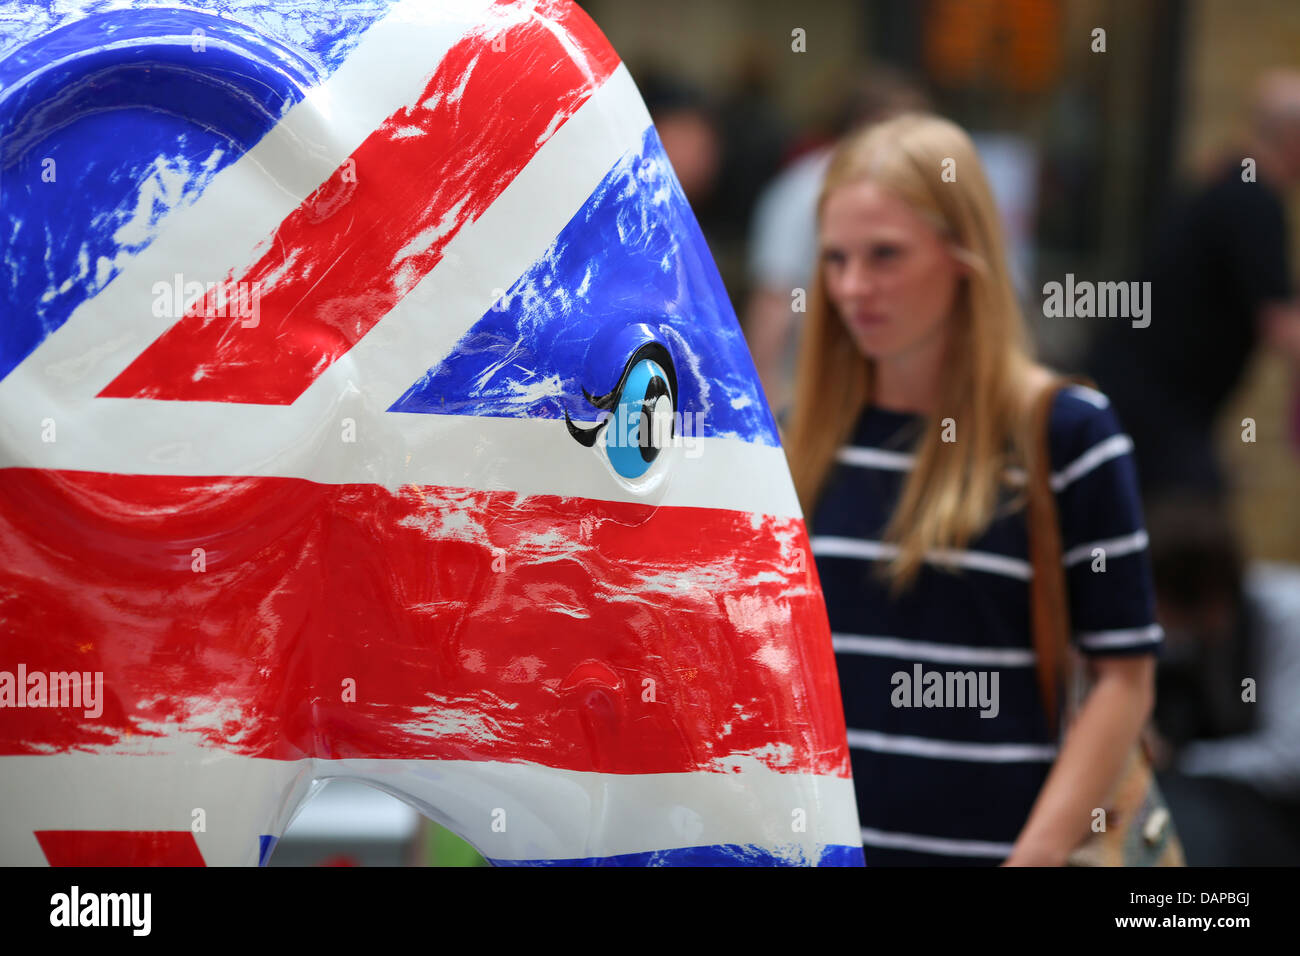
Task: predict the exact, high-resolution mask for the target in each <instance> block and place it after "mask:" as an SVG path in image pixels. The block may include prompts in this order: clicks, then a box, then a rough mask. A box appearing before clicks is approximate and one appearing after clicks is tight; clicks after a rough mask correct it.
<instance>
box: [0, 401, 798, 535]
mask: <svg viewBox="0 0 1300 956" xmlns="http://www.w3.org/2000/svg"><path fill="white" fill-rule="evenodd" d="M125 403H131V404H133V406H134V407H133V408H132V410H131V414H130V416H129V417H130V419H131V420H132V423H133V425H134V427H133V428H132V429H131V430H130V431H122V430H120V425H121V421H120V419H119V417H118V409H119V407H120V405H121V404H125ZM24 417H25V418H28V417H30V416H24ZM349 417H350V418H352V419H353V420H354V421H355V422H356V441H355V442H352V443H348V442H344V441H343V440H342V434H343V432H342V422H343V420H344V419H345V418H349ZM6 425H7V426H9V428H10V429H11V431H10V433H9V434H8V435H5V437H4V440H3V441H0V467H30V468H45V469H65V470H74V471H100V472H108V473H111V474H152V475H192V476H203V475H220V476H239V475H262V476H276V477H289V478H304V479H307V480H310V481H315V482H319V483H322V484H348V483H364V484H377V485H381V486H383V487H386V488H390V489H395V488H398V487H400V486H403V485H410V484H416V485H431V486H440V487H452V488H476V489H484V490H499V491H511V492H517V493H519V494H524V495H564V496H578V497H583V498H594V499H599V500H603V501H626V502H636V503H641V504H649V505H655V506H660V505H666V506H670V507H694V508H721V509H726V510H735V511H744V512H752V513H755V514H770V515H776V516H781V517H800V516H801V511H800V509H799V502H798V498H797V497H796V495H795V491H794V485H793V483H792V481H791V479H790V474H789V470H788V467H787V465H786V461H785V455H784V452H783V451H782V450H781V449H780V448H776V447H773V446H768V445H754V444H750V443H749V442H744V441H739V440H736V439H730V438H701V439H692V441H693V442H695V445H694V447H693V448H686V447H684V446H683V447H670V448H668V449H666V450H665V452H664V453H663V454H661V455H660V456H659V458H658V459H657V460H656V461H655V464H654V465H653V466H652V468H651V469H650V472H649V473H648V480H647V481H646V482H645V483H638V484H633V483H629V482H627V481H626V480H624V479H622V478H621V477H619V476H618V475H617V473H616V472H615V471H614V470H613V468H612V466H611V465H610V464H609V461H608V458H607V457H606V454H605V451H604V450H603V449H602V447H601V446H600V444H599V443H597V446H596V447H594V448H584V447H583V446H582V445H579V444H578V443H577V442H576V441H574V440H573V439H572V438H571V437H570V436H569V433H568V432H567V431H566V429H565V426H564V422H563V420H561V419H534V418H492V417H483V418H479V417H472V416H458V415H416V414H388V413H384V412H383V410H382V409H376V408H374V407H370V408H367V407H366V406H364V405H363V404H362V400H361V398H360V397H359V396H355V395H345V396H342V397H341V398H340V399H339V400H338V401H337V402H336V404H335V405H334V407H333V408H331V409H328V410H319V411H317V410H312V409H309V408H306V407H305V406H303V404H302V403H301V402H300V403H298V404H295V405H293V406H291V407H287V408H286V407H268V406H264V405H234V406H231V405H219V404H218V403H214V402H192V403H191V402H133V400H131V399H101V400H100V401H98V402H95V403H92V404H91V405H90V406H89V407H88V408H86V409H85V410H84V411H83V413H82V415H81V416H80V418H79V419H78V420H77V421H75V422H72V423H65V422H63V421H62V420H60V421H59V426H58V432H57V434H58V441H56V442H49V443H46V442H42V441H41V440H40V428H39V421H37V422H36V423H35V424H34V425H33V427H31V428H28V429H25V430H24V431H23V432H22V433H19V434H15V433H14V431H16V429H14V420H13V418H6V417H4V416H3V415H0V429H2V428H4V427H5V426H6ZM542 463H545V465H544V467H543V465H542ZM737 475H745V476H747V477H746V479H745V480H744V481H737V480H736V476H737Z"/></svg>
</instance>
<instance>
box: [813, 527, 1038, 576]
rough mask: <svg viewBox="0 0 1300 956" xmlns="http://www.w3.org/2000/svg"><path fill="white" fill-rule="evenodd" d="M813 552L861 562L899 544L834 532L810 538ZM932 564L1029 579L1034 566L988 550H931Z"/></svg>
mask: <svg viewBox="0 0 1300 956" xmlns="http://www.w3.org/2000/svg"><path fill="white" fill-rule="evenodd" d="M812 551H813V554H815V555H819V556H822V557H828V558H861V559H862V560H864V561H879V560H882V559H889V558H892V557H894V556H895V555H897V554H898V546H897V545H894V544H885V543H884V542H881V541H870V540H866V539H860V538H842V537H836V536H833V535H817V536H815V537H813V539H812ZM925 559H926V561H928V562H930V563H934V564H940V563H944V562H949V561H950V562H952V563H955V564H958V565H960V566H962V567H966V568H970V569H972V570H974V571H988V572H989V573H991V574H1000V575H1003V576H1005V577H1010V578H1019V579H1020V580H1022V581H1028V580H1029V579H1030V578H1032V577H1033V566H1032V565H1031V564H1030V563H1029V562H1028V561H1022V560H1020V559H1019V558H1008V557H1006V556H1005V555H1001V554H990V553H989V552H987V551H954V550H950V549H946V548H945V549H940V550H937V551H932V552H930V553H929V554H927V555H926V557H925Z"/></svg>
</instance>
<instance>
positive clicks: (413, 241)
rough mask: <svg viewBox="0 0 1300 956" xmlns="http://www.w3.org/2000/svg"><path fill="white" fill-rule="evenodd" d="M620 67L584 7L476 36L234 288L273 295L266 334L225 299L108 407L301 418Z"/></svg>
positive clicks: (195, 317)
mask: <svg viewBox="0 0 1300 956" xmlns="http://www.w3.org/2000/svg"><path fill="white" fill-rule="evenodd" d="M548 24H549V25H548ZM554 27H558V29H557V30H556V32H559V33H567V38H568V40H569V41H571V45H564V44H562V43H561V42H560V39H559V38H557V36H556V32H552V29H553V28H554ZM618 62H619V60H618V56H617V54H615V53H614V50H613V49H612V48H611V47H610V45H609V43H608V42H607V41H606V40H605V38H604V36H603V35H602V34H601V32H600V31H599V30H598V29H597V28H596V26H595V24H593V23H592V22H591V20H590V19H589V18H588V17H587V15H586V14H585V13H583V12H582V11H581V10H580V9H579V8H578V6H577V5H576V4H573V3H567V2H566V3H554V4H543V5H542V8H541V9H540V10H539V12H538V14H537V15H536V16H534V17H532V18H531V19H528V20H526V21H525V22H522V23H514V24H509V25H501V24H500V23H499V22H497V23H493V22H492V21H490V22H489V24H488V25H485V26H484V27H483V28H482V29H481V30H476V31H475V32H473V33H471V34H469V35H467V36H466V37H465V38H464V39H462V40H461V41H460V42H458V43H457V44H455V45H454V46H453V47H452V48H451V49H450V51H449V52H448V53H447V55H446V57H445V58H444V59H443V60H442V62H441V63H440V64H439V65H438V67H437V70H436V71H435V72H434V74H433V77H432V79H431V80H430V81H429V84H428V85H427V86H426V87H425V89H424V92H423V93H421V94H420V96H419V98H418V99H417V101H416V102H415V103H414V104H413V105H411V106H408V107H406V108H404V109H402V110H400V111H398V112H397V113H395V114H393V115H392V116H390V117H389V118H388V119H387V120H386V121H385V122H384V124H383V125H382V126H381V127H380V128H379V129H378V130H377V131H376V132H375V133H373V134H372V135H371V136H370V137H368V138H367V139H366V141H365V142H364V143H362V144H361V146H360V147H358V149H357V150H356V152H355V153H353V154H352V156H351V157H350V160H349V161H348V162H345V163H344V164H343V165H342V166H340V167H339V168H338V170H336V171H335V172H334V174H333V176H331V178H330V179H329V181H328V182H326V183H325V184H324V185H323V186H321V188H320V189H319V190H317V192H316V193H314V194H313V195H312V196H311V197H309V198H308V199H307V200H306V202H304V203H303V205H301V206H300V207H298V209H296V210H295V211H294V212H293V213H291V214H290V215H289V216H288V217H287V218H286V219H285V220H284V222H283V223H281V225H280V227H279V228H278V229H277V230H276V232H275V234H274V235H273V236H272V237H271V238H270V239H269V240H268V242H267V243H266V253H265V254H264V255H263V256H262V258H261V259H259V260H258V261H257V263H256V264H255V265H254V266H252V268H250V269H249V270H248V271H247V272H246V273H245V274H244V275H242V276H239V277H236V276H234V275H233V274H232V275H231V276H229V277H227V280H226V281H227V282H238V283H243V285H234V286H231V287H229V288H231V289H232V290H244V291H243V295H244V302H245V303H246V310H247V309H249V308H251V305H252V303H253V301H254V299H253V295H252V290H257V292H258V300H257V301H258V315H257V324H256V325H255V326H253V327H249V328H245V327H244V322H245V321H248V322H249V323H250V324H251V323H252V321H253V320H252V319H243V318H240V317H239V314H237V315H236V316H235V317H225V316H218V314H217V313H218V312H221V313H225V312H230V311H234V310H235V307H234V306H233V305H226V302H228V301H232V300H233V298H234V296H233V295H229V294H226V293H223V295H222V299H221V301H220V302H219V301H218V297H217V295H216V293H215V292H214V293H212V294H210V295H208V296H207V297H206V298H205V299H204V300H203V302H202V304H199V303H195V305H193V306H192V307H191V308H190V309H189V311H188V312H187V314H186V316H185V317H183V318H181V319H180V320H179V321H178V322H177V323H176V324H175V325H173V326H172V327H171V328H170V329H169V330H168V331H167V332H166V333H165V334H163V335H162V336H161V337H160V338H159V339H157V340H156V341H155V342H153V343H152V344H151V345H150V346H149V347H148V348H147V349H145V351H144V352H143V353H142V354H141V355H139V356H138V357H137V358H136V359H135V361H133V362H132V363H131V364H130V365H129V366H128V367H127V368H126V369H125V370H124V371H123V372H122V374H120V375H119V376H118V377H117V378H116V379H114V380H113V381H112V382H110V383H109V384H108V386H107V387H105V389H104V390H103V391H102V392H101V393H100V394H101V395H103V396H109V397H114V398H162V399H173V400H181V401H219V402H253V403H259V404H273V405H287V404H290V403H292V402H293V401H294V399H296V398H297V397H298V396H299V395H301V394H302V393H303V391H305V390H306V389H307V387H308V386H309V385H310V384H311V383H312V381H314V380H315V379H316V378H317V377H318V376H319V375H320V374H321V373H322V372H324V371H325V369H327V368H328V367H329V366H330V365H331V364H333V363H334V361H335V360H337V359H338V358H339V356H341V355H343V354H344V353H346V352H347V351H348V350H349V349H350V348H352V346H354V345H355V344H356V343H357V342H358V341H359V340H360V339H361V338H362V336H364V335H365V334H366V333H367V332H369V331H370V329H371V328H372V327H374V325H375V323H377V322H378V321H379V320H380V319H381V318H383V316H384V315H385V314H387V313H388V312H389V311H390V310H391V309H392V308H393V306H394V305H396V304H397V303H398V301H400V300H401V298H402V297H403V296H405V295H406V293H408V292H409V291H410V290H411V289H412V288H414V287H415V285H416V284H417V283H418V282H419V281H420V279H421V278H423V277H424V276H425V275H426V274H427V273H429V272H430V271H431V270H432V269H433V267H434V266H435V265H436V264H437V263H438V261H439V260H440V259H441V258H442V253H443V249H444V248H445V247H446V245H447V243H449V242H450V241H451V239H452V237H454V236H455V235H456V233H457V232H458V231H459V230H460V228H461V227H462V226H464V225H465V224H466V223H468V222H472V221H473V220H475V219H477V218H478V217H479V216H480V215H482V214H483V212H484V211H485V210H486V209H487V208H488V206H490V205H491V204H492V203H493V202H495V201H496V198H497V196H499V195H500V193H501V191H502V190H503V189H505V187H506V186H507V185H508V184H509V183H510V181H511V180H513V179H514V178H515V176H516V175H517V174H518V173H519V171H520V170H522V169H523V168H524V166H525V165H526V164H527V163H528V161H529V160H530V159H532V157H533V155H534V154H535V153H536V152H537V150H538V148H539V147H540V146H541V144H542V143H543V142H545V141H546V140H547V139H548V138H549V137H550V136H551V135H553V134H554V132H555V131H556V129H558V128H559V127H560V126H561V125H562V124H563V123H564V121H565V120H567V118H568V117H569V116H571V115H573V113H574V112H576V111H577V109H578V108H579V107H580V106H581V105H582V104H583V103H584V102H585V101H586V100H587V99H588V98H589V97H590V96H591V94H592V93H593V92H595V90H596V89H597V88H598V87H599V85H600V84H601V83H602V82H603V81H604V80H605V78H606V77H608V76H609V74H610V73H611V72H613V70H614V68H615V67H616V66H617V65H618ZM462 84H464V89H463V92H461V93H460V94H459V95H457V91H458V90H460V89H461V86H462ZM413 130H418V131H419V134H418V135H411V134H412V131H413ZM162 278H164V279H166V280H167V281H171V279H172V277H171V276H165V277H162ZM242 314H245V315H246V314H247V311H245V312H244V313H242Z"/></svg>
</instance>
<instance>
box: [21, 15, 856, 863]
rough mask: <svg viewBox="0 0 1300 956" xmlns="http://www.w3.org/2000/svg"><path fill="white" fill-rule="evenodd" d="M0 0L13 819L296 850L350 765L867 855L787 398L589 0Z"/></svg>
mask: <svg viewBox="0 0 1300 956" xmlns="http://www.w3.org/2000/svg"><path fill="white" fill-rule="evenodd" d="M216 13H220V14H221V16H219V17H218V16H216V15H215V14H216ZM46 16H47V17H48V16H49V15H46ZM0 30H3V31H5V32H4V33H3V34H0V82H3V84H4V85H3V87H2V88H0V129H2V130H3V131H4V132H5V137H4V140H3V141H4V144H5V145H4V147H3V153H2V154H0V156H2V162H0V228H3V230H4V233H5V236H6V244H5V247H4V250H3V277H4V296H5V301H4V306H5V308H4V314H3V325H0V806H3V807H4V813H3V814H0V863H40V862H49V863H52V864H61V863H75V862H79V861H80V862H90V861H103V860H120V861H130V862H135V863H167V864H177V865H180V864H192V863H207V864H231V863H238V864H257V863H259V862H262V863H264V862H265V860H266V859H267V857H268V856H269V854H270V853H271V852H272V851H273V849H274V845H275V841H276V839H277V838H278V836H279V835H280V834H281V833H283V832H284V829H285V828H286V826H287V825H288V822H289V820H290V819H291V818H292V816H293V814H294V812H295V811H296V809H297V808H298V807H299V806H301V805H302V803H303V802H304V801H305V800H306V799H308V798H309V797H310V795H311V793H312V792H313V789H314V788H315V787H318V786H319V781H321V780H323V779H326V778H329V777H349V778H354V779H359V780H363V781H365V782H367V783H369V784H371V785H374V786H376V787H379V788H381V789H384V790H387V791H388V792H390V793H393V794H395V795H396V796H398V797H400V798H402V799H403V800H406V801H407V802H408V803H410V804H411V805H412V806H415V807H416V808H417V809H419V810H420V811H421V812H423V813H426V814H427V815H429V816H430V817H432V818H433V819H436V820H438V821H439V822H441V823H443V824H444V825H446V826H448V827H450V828H452V829H453V830H455V831H456V832H458V833H460V834H462V835H463V836H464V837H465V838H466V839H468V840H469V841H470V842H472V843H473V844H474V845H475V846H476V847H477V848H478V849H479V850H480V852H482V853H483V854H484V855H485V856H487V857H488V858H489V859H492V860H493V861H495V862H498V863H502V864H518V863H546V864H556V863H561V864H579V863H580V864H605V865H657V864H700V863H718V862H731V863H758V864H775V863H830V864H860V862H861V850H860V844H859V838H858V829H857V820H856V812H855V809H854V797H853V789H852V782H851V780H850V779H849V763H848V753H847V748H846V743H845V732H844V723H843V716H842V708H841V704H840V700H839V690H838V685H837V681H836V674H835V666H834V658H833V654H832V650H831V642H830V634H829V631H828V628H827V623H826V615H825V610H824V606H823V604H822V600H821V592H820V588H819V585H818V582H817V578H816V573H815V570H814V569H813V564H812V562H811V560H810V559H809V558H808V557H807V556H808V553H809V551H808V540H807V535H806V533H805V530H804V525H803V521H802V518H801V516H800V513H799V509H798V505H797V501H796V499H795V496H794V493H793V489H792V487H791V484H790V479H789V475H788V472H787V471H786V468H785V462H784V457H783V455H782V452H781V449H780V446H779V440H778V438H777V433H776V429H775V426H774V424H773V422H772V418H771V415H770V413H769V412H768V410H767V407H766V405H765V403H764V402H763V399H762V394H761V391H760V389H759V386H758V382H757V377H756V375H755V373H754V369H753V366H752V364H751V362H750V360H749V357H748V353H747V352H746V350H745V347H744V341H743V338H742V336H741V334H740V331H739V329H738V327H737V325H736V321H735V316H734V313H733V312H732V309H731V306H730V304H729V303H728V301H727V298H726V295H725V292H724V291H723V288H722V285H721V282H720V281H719V279H718V275H717V271H716V269H715V267H714V265H713V263H712V261H711V258H710V257H709V253H708V248H707V246H706V245H705V243H704V241H703V237H702V236H701V234H700V232H699V229H698V226H697V225H696V223H695V220H694V217H693V215H692V214H691V212H690V208H689V206H688V205H687V203H686V200H685V198H684V197H683V196H682V193H681V189H680V187H679V185H678V183H677V181H676V178H675V177H674V176H673V174H672V171H671V168H670V167H669V165H668V163H667V159H666V157H665V156H664V153H663V150H662V147H661V146H660V144H659V141H658V137H657V136H656V134H655V131H654V129H653V127H652V126H651V125H650V122H649V117H648V115H647V114H646V112H645V108H644V105H643V104H642V103H641V100H640V97H639V95H638V94H637V92H636V88H635V85H634V84H633V82H632V80H631V78H630V77H629V76H628V74H627V71H626V68H625V67H623V66H622V64H621V63H620V62H619V60H618V57H617V55H616V54H615V52H614V51H613V50H612V49H611V48H610V47H609V45H608V43H607V42H606V41H605V39H604V37H603V36H601V34H600V33H599V31H598V30H597V29H596V28H595V26H594V25H593V24H592V23H591V22H590V20H589V19H588V18H587V17H586V16H585V14H583V13H582V12H581V11H580V10H579V9H577V8H576V7H574V6H573V5H571V4H569V3H559V2H541V3H517V2H509V3H504V2H503V3H489V2H486V0H473V2H471V0H465V2H458V3H447V4H440V5H435V4H428V3H423V2H392V3H345V4H342V5H340V9H339V12H338V15H337V16H336V17H333V18H328V19H314V18H313V17H311V16H310V15H308V14H304V13H301V12H300V13H299V14H297V15H294V16H286V15H280V14H276V13H275V11H274V8H273V6H269V5H265V4H253V3H247V4H241V3H227V4H224V5H222V6H221V7H219V8H215V12H214V13H199V12H196V11H193V10H175V9H167V8H162V7H160V6H154V5H134V6H123V5H112V4H109V5H102V4H98V5H95V6H94V7H93V9H92V8H89V7H88V8H87V10H86V12H84V13H83V14H80V15H74V14H67V15H66V16H65V17H64V18H63V19H62V20H61V21H59V22H37V23H26V22H22V21H21V20H20V18H19V17H17V16H16V15H14V14H13V9H12V8H7V7H4V6H0ZM196 30H201V31H203V32H202V34H196V33H195V32H194V31H196ZM641 409H644V410H645V412H646V418H645V419H644V420H643V419H641V417H640V416H639V414H638V412H639V410H641ZM610 411H613V412H616V413H618V414H616V416H615V418H614V419H613V420H612V421H609V422H606V421H605V418H606V416H607V415H608V413H609V412H610ZM656 415H657V416H659V417H660V423H661V424H662V419H663V418H664V417H665V416H667V417H668V419H669V420H670V422H671V424H670V427H669V428H668V429H667V430H663V429H658V430H653V433H652V430H651V429H650V428H649V423H650V422H651V421H652V420H653V417H654V416H656ZM666 436H673V437H672V438H671V439H668V440H666ZM629 438H630V439H631V441H632V445H630V446H629V445H628V444H627V440H628V439H629ZM73 673H76V674H78V675H86V676H85V680H84V683H85V687H86V689H87V690H93V689H95V688H101V689H100V690H99V692H98V694H95V695H94V697H95V699H94V700H93V701H88V700H84V699H83V700H80V701H78V702H77V704H78V705H77V706H73V705H72V701H71V698H70V697H69V696H68V694H67V692H68V691H70V689H71V687H72V686H74V684H73V681H72V678H71V677H68V676H67V675H70V674H73ZM56 674H57V675H64V676H63V677H62V678H54V677H51V675H56ZM60 679H61V680H62V682H63V690H64V692H65V696H64V697H63V698H62V699H51V698H52V697H58V693H57V691H54V690H52V689H51V687H52V685H51V681H52V680H54V681H58V680H60ZM75 686H76V687H77V688H78V690H80V689H81V681H80V679H79V680H78V681H77V682H76V684H75Z"/></svg>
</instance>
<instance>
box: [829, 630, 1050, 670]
mask: <svg viewBox="0 0 1300 956" xmlns="http://www.w3.org/2000/svg"><path fill="white" fill-rule="evenodd" d="M831 642H832V643H833V644H834V646H835V650H836V651H838V652H840V653H842V654H865V655H869V656H873V657H896V658H898V659H899V660H905V661H937V662H940V663H949V664H984V665H987V666H989V667H1032V666H1033V664H1034V659H1035V658H1034V652H1033V651H1031V650H1022V649H1020V648H1015V647H974V646H971V645H968V644H939V643H936V642H933V641H913V640H908V639H906V638H901V637H868V636H865V635H861V634H831Z"/></svg>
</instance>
